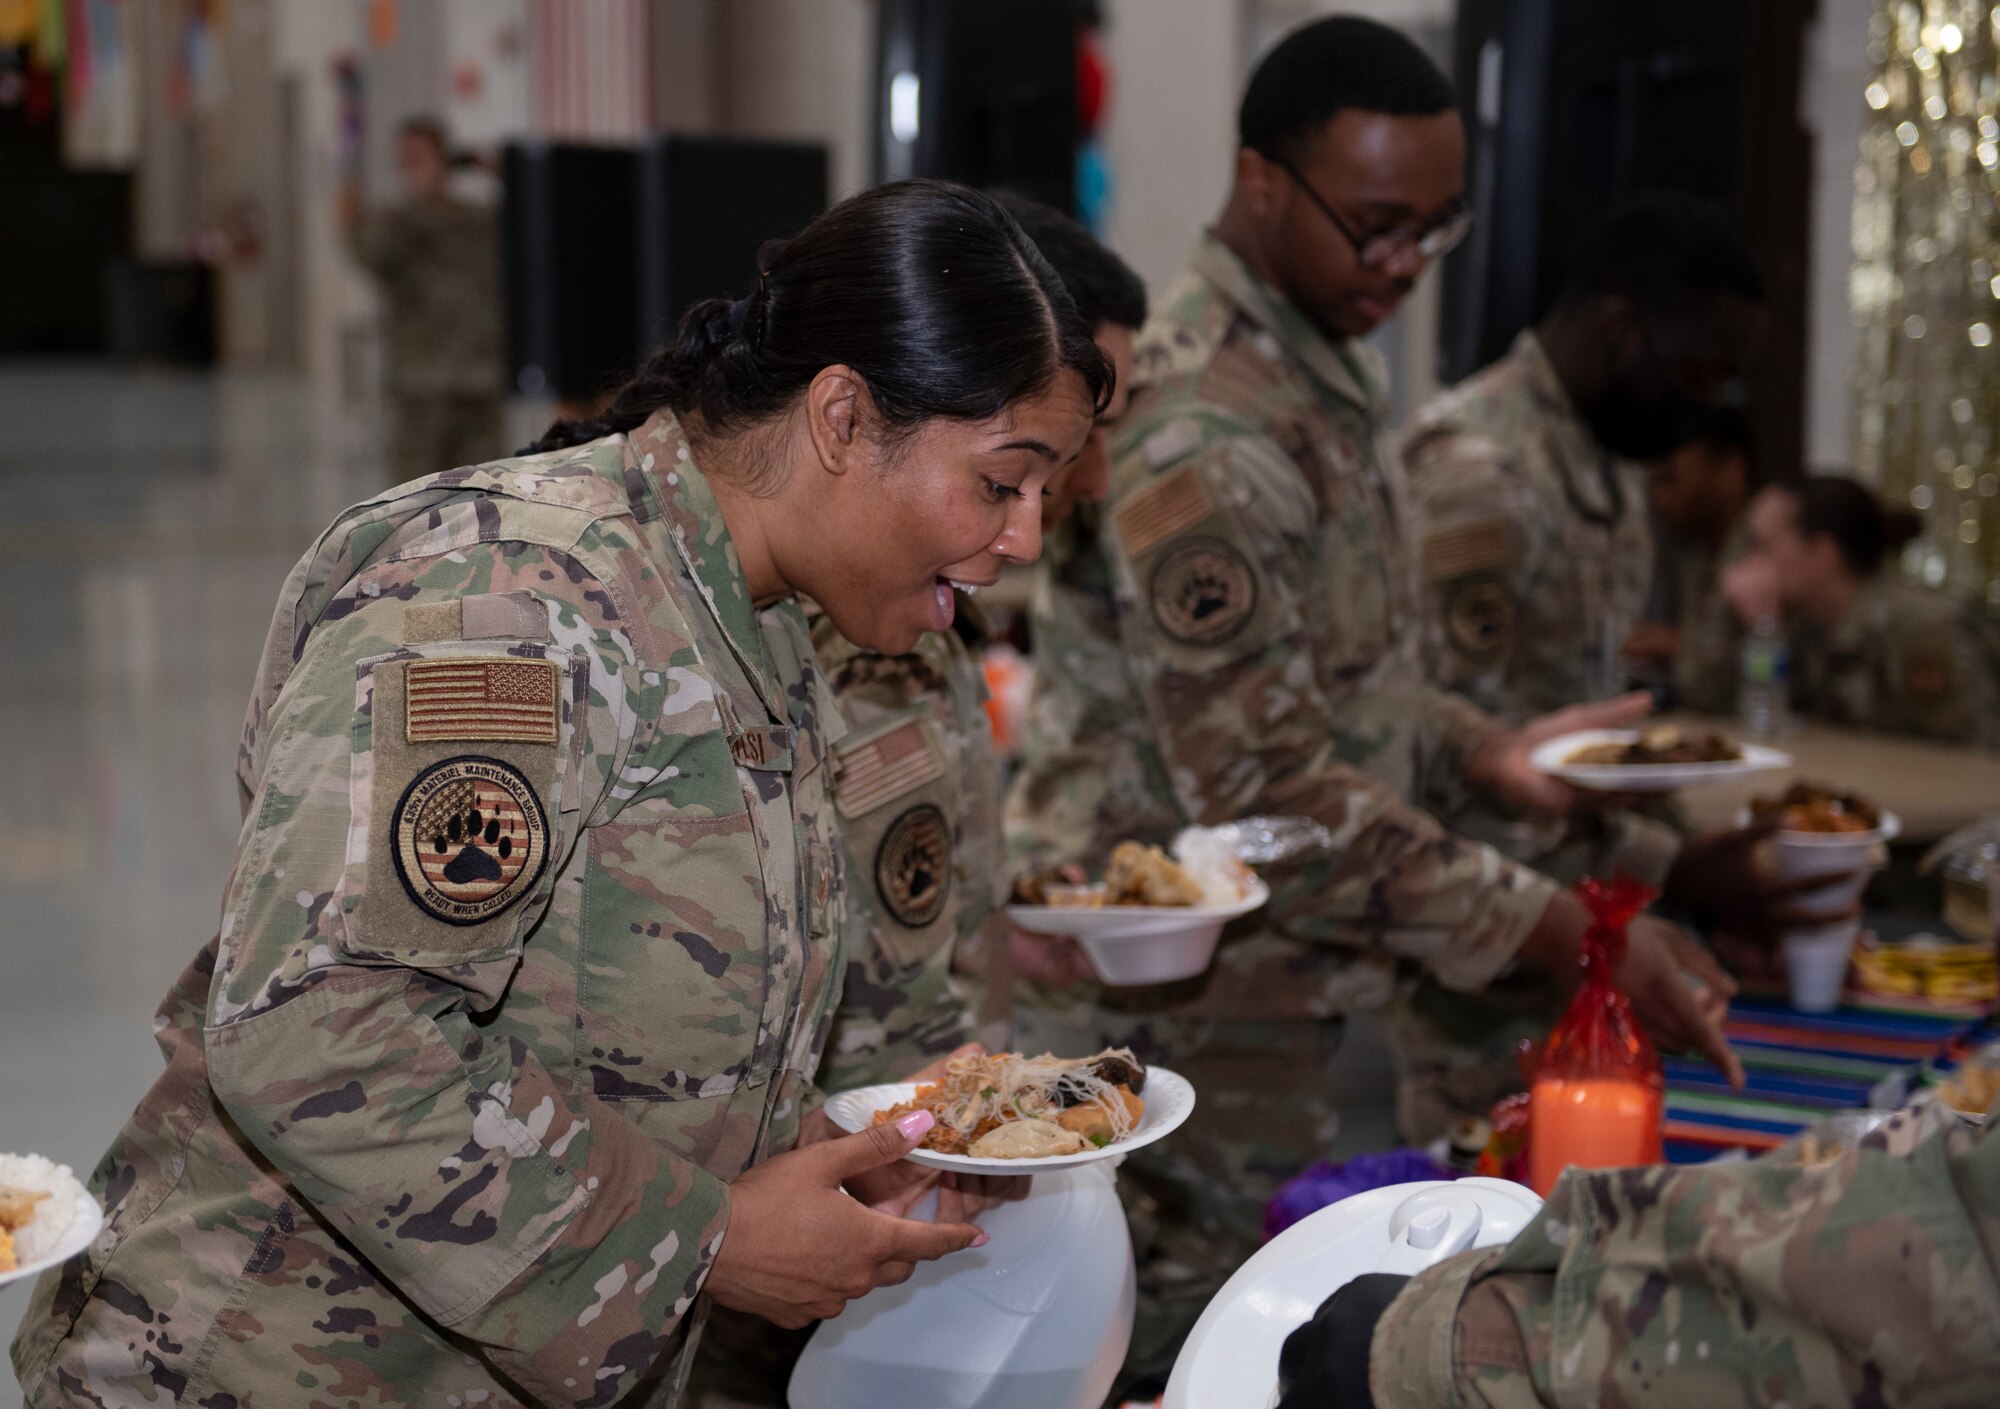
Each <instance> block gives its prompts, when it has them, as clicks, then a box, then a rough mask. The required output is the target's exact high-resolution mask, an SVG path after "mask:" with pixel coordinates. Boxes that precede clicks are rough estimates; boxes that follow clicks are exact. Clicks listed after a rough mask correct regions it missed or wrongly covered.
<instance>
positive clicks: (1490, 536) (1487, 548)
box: [1424, 523, 1507, 582]
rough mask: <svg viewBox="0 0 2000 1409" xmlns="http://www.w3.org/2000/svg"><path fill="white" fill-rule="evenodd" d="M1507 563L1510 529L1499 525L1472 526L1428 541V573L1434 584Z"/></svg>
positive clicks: (1425, 544) (1455, 529)
mask: <svg viewBox="0 0 2000 1409" xmlns="http://www.w3.org/2000/svg"><path fill="white" fill-rule="evenodd" d="M1506 563H1507V528H1506V525H1504V524H1498V523H1476V524H1468V525H1466V526H1465V527H1464V528H1454V529H1448V530H1446V531H1445V532H1443V533H1434V534H1432V535H1431V536H1430V537H1429V538H1426V539H1425V540H1424V570H1425V572H1427V573H1428V574H1429V575H1430V580H1431V581H1433V582H1449V581H1451V580H1452V579H1453V578H1455V577H1465V576H1468V575H1470V574H1472V573H1475V572H1492V571H1494V570H1495V569H1497V568H1501V567H1504V566H1506Z"/></svg>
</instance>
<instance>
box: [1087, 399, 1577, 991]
mask: <svg viewBox="0 0 2000 1409" xmlns="http://www.w3.org/2000/svg"><path fill="white" fill-rule="evenodd" d="M1175 440H1176V438H1175V437H1171V436H1165V435H1163V434H1160V433H1155V434H1153V435H1150V436H1148V437H1147V439H1146V442H1145V447H1151V448H1150V449H1148V448H1145V447H1142V448H1141V449H1140V450H1139V451H1135V452H1134V453H1144V454H1148V455H1149V456H1150V455H1153V454H1155V453H1157V448H1158V447H1159V446H1161V445H1163V444H1168V443H1173V442H1175ZM1178 443H1184V444H1188V445H1190V446H1198V447H1199V448H1198V449H1197V450H1196V451H1195V453H1193V454H1191V455H1188V456H1186V457H1184V458H1182V459H1181V460H1180V461H1179V462H1178V463H1177V464H1171V465H1170V466H1169V467H1166V470H1165V473H1161V474H1154V475H1152V476H1151V477H1150V478H1149V479H1148V480H1147V482H1145V483H1144V484H1143V485H1142V487H1141V488H1140V489H1139V490H1137V491H1136V492H1133V493H1130V494H1128V495H1127V496H1125V497H1123V498H1122V499H1121V501H1120V502H1119V503H1118V505H1117V506H1116V508H1115V512H1114V516H1113V531H1112V533H1111V535H1110V540H1109V547H1110V550H1111V555H1112V558H1113V562H1114V564H1115V569H1116V573H1117V577H1118V580H1119V589H1118V590H1119V592H1120V595H1121V597H1122V598H1123V599H1124V601H1125V602H1126V603H1128V604H1129V609H1128V610H1127V612H1126V613H1125V614H1126V616H1127V617H1128V618H1129V621H1130V629H1129V631H1128V632H1127V637H1126V644H1127V649H1128V651H1129V652H1130V654H1131V658H1132V669H1133V671H1134V673H1135V675H1136V676H1137V678H1138V679H1139V681H1140V687H1141V690H1142V693H1143V696H1144V705H1145V709H1146V712H1147V714H1148V715H1149V717H1150V720H1151V724H1152V733H1153V736H1154V738H1155V739H1157V740H1158V747H1159V749H1160V752H1161V754H1162V755H1163V763H1164V766H1165V770H1166V772H1167V774H1168V777H1169V779H1170V784H1171V787H1172V789H1173V791H1174V793H1175V795H1176V797H1177V798H1178V800H1179V802H1180V805H1181V808H1182V810H1183V811H1184V812H1185V813H1186V814H1187V815H1188V816H1190V817H1192V818H1193V819H1194V820H1196V821H1198V822H1203V823H1217V822H1223V821H1228V820H1230V819H1231V818H1235V817H1243V816H1248V815H1252V814H1257V813H1270V814H1278V815H1296V816H1305V817H1313V818H1316V819H1317V820H1319V821H1320V822H1322V823H1324V824H1325V825H1326V826H1327V827H1328V828H1329V829H1330V830H1331V831H1332V833H1333V835H1334V839H1335V850H1334V853H1333V854H1332V855H1331V856H1330V857H1328V858H1326V859H1324V860H1323V861H1315V862H1312V863H1309V864H1307V865H1304V866H1301V867H1297V868H1294V869H1291V870H1289V871H1288V872H1279V873H1275V874H1274V879H1275V881H1276V885H1275V887H1274V894H1273V897H1272V904H1271V914H1272V918H1273V919H1274V920H1276V921H1277V922H1278V923H1279V924H1280V925H1282V926H1284V927H1285V928H1287V929H1288V930H1290V931H1291V932H1293V933H1294V934H1296V935H1297V936H1298V937H1300V938H1303V939H1308V940H1315V941H1334V942H1339V943H1364V944H1370V945H1373V944H1381V945H1384V946H1386V947H1387V948H1388V949H1389V950H1391V951H1392V952H1394V953H1397V954H1399V955H1402V956H1404V957H1407V958H1410V959H1414V960H1417V961H1419V962H1421V963H1423V964H1425V965H1426V966H1427V967H1428V968H1429V969H1430V970H1431V971H1432V972H1433V973H1434V974H1435V975H1436V976H1437V979H1438V981H1439V982H1440V983H1442V984H1444V985H1446V986H1447V987H1452V988H1464V989H1475V988H1479V987H1482V986H1484V985H1485V984H1486V983H1487V982H1488V981H1489V980H1490V979H1491V978H1492V977H1493V976H1494V975H1495V974H1497V973H1499V972H1500V971H1501V970H1502V969H1504V968H1505V967H1506V966H1507V965H1508V964H1509V963H1510V962H1512V959H1513V956H1514V954H1515V953H1516V951H1517V950H1518V949H1519V948H1520V946H1521V943H1522V941H1523V940H1524V939H1525V938H1526V937H1527V935H1528V933H1529V931H1530V930H1532V929H1533V927H1534V925H1535V923H1536V922H1537V921H1538V920H1539V919H1540V917H1541V915H1542V912H1543V911H1544V910H1545V909H1547V907H1548V905H1549V902H1550V900H1551V899H1552V898H1553V896H1554V894H1555V887H1554V886H1553V884H1551V883H1550V882H1548V881H1546V880H1544V879H1542V878H1541V877H1538V876H1536V875H1534V873H1532V872H1530V871H1526V870H1524V869H1523V868H1521V867H1519V866H1516V865H1515V864H1514V863H1512V862H1510V861H1508V860H1506V859H1505V858H1504V857H1502V856H1501V855H1500V854H1499V853H1498V852H1496V851H1493V850H1491V849H1490V848H1487V847H1484V846H1480V845H1477V844H1475V843H1471V842H1466V841H1463V840H1461V839H1458V838H1455V837H1453V836H1451V835H1450V834H1448V833H1447V832H1446V831H1445V830H1444V829H1443V828H1442V827H1441V826H1439V825H1438V823H1437V821H1436V820H1435V819H1434V818H1432V817H1431V816H1429V815H1428V814H1426V813H1424V812H1423V811H1421V810H1419V809H1418V808H1416V807H1415V806H1413V805H1412V804H1411V803H1410V801H1409V800H1408V799H1407V798H1406V797H1404V796H1403V795H1402V794H1401V793H1399V792H1398V791H1397V790H1396V789H1394V788H1392V787H1390V786H1388V785H1387V784H1385V783H1383V782H1382V781H1380V780H1379V779H1376V778H1374V777H1371V776H1370V775H1368V774H1367V773H1365V772H1363V771H1362V770H1361V769H1360V768H1359V767H1357V766H1356V765H1355V763H1354V762H1352V761H1350V760H1354V759H1365V758H1367V757H1368V756H1370V754H1371V752H1372V751H1374V750H1376V749H1379V748H1380V747H1382V744H1381V741H1380V740H1379V739H1376V738H1374V737H1373V736H1372V735H1371V736H1369V737H1362V736H1360V735H1358V734H1357V733H1355V732H1354V731H1352V730H1348V729H1346V728H1344V727H1343V723H1342V718H1341V716H1340V714H1339V712H1338V711H1336V710H1335V709H1334V708H1333V707H1332V705H1331V704H1330V703H1329V701H1328V700H1327V699H1326V697H1325V695H1324V694H1323V693H1322V691H1321V689H1320V686H1319V683H1318V674H1317V669H1318V668H1324V665H1323V663H1322V665H1321V666H1319V667H1317V668H1316V664H1315V661H1314V659H1313V649H1314V638H1313V634H1312V633H1311V632H1310V631H1309V630H1308V625H1307V621H1308V618H1307V613H1308V611H1309V610H1310V609H1311V608H1310V607H1309V603H1311V602H1312V600H1313V592H1314V580H1313V574H1312V559H1311V557H1310V550H1309V549H1308V547H1307V546H1306V545H1309V544H1312V543H1314V542H1315V541H1316V534H1317V524H1318V515H1317V510H1316V508H1315V506H1314V505H1313V504H1312V503H1311V501H1310V499H1309V498H1308V492H1307V490H1306V488H1305V486H1304V483H1303V481H1302V480H1301V478H1300V476H1299V473H1298V470H1297V468H1296V466H1294V465H1293V464H1292V462H1291V461H1290V460H1289V459H1287V458H1286V457H1285V455H1284V452H1283V451H1282V450H1281V449H1279V447H1278V446H1277V445H1276V444H1274V443H1273V442H1272V441H1270V440H1269V439H1268V438H1266V437H1263V436H1261V435H1258V434H1256V433H1254V432H1253V431H1251V430H1249V429H1248V428H1244V427H1237V426H1229V425H1224V426H1217V425H1215V424H1203V425H1201V426H1200V427H1198V428H1197V429H1196V430H1195V431H1194V432H1193V433H1191V434H1189V435H1187V436H1184V437H1180V438H1179V442H1178Z"/></svg>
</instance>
